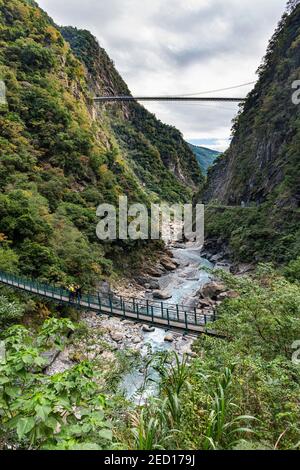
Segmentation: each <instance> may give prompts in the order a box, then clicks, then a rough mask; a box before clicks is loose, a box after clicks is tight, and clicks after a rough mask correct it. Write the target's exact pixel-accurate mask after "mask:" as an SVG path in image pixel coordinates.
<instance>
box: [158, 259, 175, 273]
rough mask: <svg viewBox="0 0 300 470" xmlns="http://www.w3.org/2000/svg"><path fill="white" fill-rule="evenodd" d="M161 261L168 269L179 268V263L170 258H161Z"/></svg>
mask: <svg viewBox="0 0 300 470" xmlns="http://www.w3.org/2000/svg"><path fill="white" fill-rule="evenodd" d="M160 263H161V265H162V266H163V267H164V268H165V269H166V270H167V271H175V269H177V263H174V262H173V261H171V260H170V259H168V258H163V259H161V260H160Z"/></svg>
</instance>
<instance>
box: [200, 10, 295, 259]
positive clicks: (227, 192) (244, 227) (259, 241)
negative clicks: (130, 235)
mask: <svg viewBox="0 0 300 470" xmlns="http://www.w3.org/2000/svg"><path fill="white" fill-rule="evenodd" d="M297 4H298V2H296V4H295V7H294V8H293V9H292V11H291V13H290V14H288V13H286V14H285V15H284V16H283V18H282V20H281V21H280V23H279V25H278V28H277V30H276V32H275V34H274V36H273V38H272V40H271V42H270V44H269V47H268V51H267V54H266V57H265V59H264V62H263V64H262V65H261V67H260V68H259V80H258V82H257V84H256V86H255V88H254V90H253V91H252V92H251V93H250V94H249V95H248V97H247V100H246V102H245V104H244V105H243V107H242V108H241V111H240V113H239V115H238V116H237V119H236V121H235V123H234V127H233V139H232V143H231V145H230V148H229V150H228V151H226V152H225V154H224V155H223V156H221V157H220V158H219V159H218V160H217V163H216V164H215V165H214V166H213V167H212V168H211V169H210V170H209V173H208V182H207V185H206V189H205V191H204V194H203V199H204V201H205V202H206V203H213V205H215V204H216V203H217V204H221V205H223V206H225V207H223V208H222V207H219V208H216V209H213V208H212V207H211V208H210V209H208V211H207V219H206V231H207V237H208V238H209V239H213V240H215V241H216V240H218V241H219V242H220V243H221V244H222V241H223V242H225V243H226V244H229V246H230V247H231V248H232V251H234V253H235V256H236V257H237V258H239V259H243V260H253V257H254V258H256V259H272V260H276V261H281V262H282V261H287V260H289V259H293V257H297V256H299V252H300V230H299V227H300V214H299V203H300V119H299V109H300V108H299V106H296V105H295V104H293V102H292V93H293V91H294V90H293V89H292V83H293V82H294V81H295V80H297V79H299V76H300V54H299V51H300V5H299V4H298V6H297ZM226 206H232V207H230V208H226ZM234 206H239V208H238V207H236V210H234ZM241 206H246V207H245V209H243V208H242V207H241ZM215 246H216V244H215Z"/></svg>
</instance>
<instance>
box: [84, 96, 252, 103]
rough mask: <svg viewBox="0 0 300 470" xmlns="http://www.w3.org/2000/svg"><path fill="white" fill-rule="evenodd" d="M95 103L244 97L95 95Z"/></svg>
mask: <svg viewBox="0 0 300 470" xmlns="http://www.w3.org/2000/svg"><path fill="white" fill-rule="evenodd" d="M93 100H94V101H95V102H96V103H113V102H118V101H122V102H128V101H177V102H205V101H206V102H217V103H218V102H222V103H230V102H232V103H242V102H243V101H246V98H225V97H203V96H201V97H199V96H126V95H120V96H96V97H95V98H93Z"/></svg>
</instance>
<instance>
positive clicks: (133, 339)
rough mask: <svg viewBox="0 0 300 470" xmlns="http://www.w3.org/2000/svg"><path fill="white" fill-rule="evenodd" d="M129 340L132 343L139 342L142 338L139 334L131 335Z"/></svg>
mask: <svg viewBox="0 0 300 470" xmlns="http://www.w3.org/2000/svg"><path fill="white" fill-rule="evenodd" d="M131 341H132V343H133V344H139V343H141V342H142V338H141V337H140V336H133V338H132V340H131Z"/></svg>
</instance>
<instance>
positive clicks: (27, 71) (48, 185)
mask: <svg viewBox="0 0 300 470" xmlns="http://www.w3.org/2000/svg"><path fill="white" fill-rule="evenodd" d="M88 38H90V35H88ZM97 47H98V46H97ZM97 52H98V49H97ZM97 61H98V67H99V69H100V70H101V71H103V77H102V78H103V80H101V79H98V78H97V80H96V81H95V82H94V85H95V86H97V87H103V91H104V90H107V88H109V87H111V91H112V92H114V90H115V88H114V87H117V86H119V87H124V89H125V87H126V85H125V84H124V82H123V81H122V79H121V78H120V77H119V75H118V74H117V72H116V71H115V69H114V68H113V66H112V63H111V61H110V60H109V58H108V57H107V55H106V54H105V52H104V51H103V50H102V54H100V55H99V56H97ZM0 77H1V79H3V80H4V82H5V85H6V88H7V105H0V269H5V270H12V271H13V272H17V271H18V270H19V271H21V272H22V273H24V274H26V275H28V276H32V277H35V278H36V277H38V278H40V279H45V280H47V281H51V282H60V283H62V284H64V285H65V284H66V283H68V282H70V281H72V280H75V279H76V280H77V282H78V280H79V282H81V283H82V284H85V285H87V286H90V285H91V284H92V283H93V282H96V281H97V280H99V278H101V276H107V275H109V274H110V272H111V270H112V268H113V267H114V263H115V259H121V260H122V263H121V264H122V265H124V264H125V263H124V257H125V254H127V255H128V256H130V254H131V253H133V254H134V258H135V259H138V256H139V252H144V251H145V248H147V245H146V244H145V243H143V242H136V243H133V242H124V243H118V242H115V243H100V242H99V240H98V239H97V238H96V233H95V228H96V225H97V222H98V220H97V218H96V207H97V206H98V205H99V204H101V203H103V202H105V203H112V204H117V203H118V197H119V195H120V194H125V195H127V196H128V198H129V201H130V202H136V201H138V202H141V203H145V204H146V205H148V206H149V205H150V203H151V201H153V200H158V199H160V198H164V199H167V200H172V201H173V200H174V201H179V200H180V201H184V200H187V199H188V198H189V197H190V194H191V191H190V188H187V187H186V184H187V182H188V183H189V184H190V186H191V187H192V186H193V185H195V184H196V182H197V181H198V179H200V180H201V175H200V173H199V172H195V177H194V176H193V175H191V174H190V173H189V172H187V171H184V169H183V170H182V172H183V174H184V178H181V181H179V179H178V178H177V177H176V176H175V173H176V171H175V170H174V171H173V168H172V171H173V172H171V171H169V170H168V168H167V164H166V162H167V160H168V158H170V161H171V162H174V165H175V160H176V159H177V160H176V162H179V163H178V171H181V168H183V167H184V162H185V159H184V158H183V156H182V155H181V154H180V150H179V151H178V150H177V143H178V148H179V149H180V146H182V148H183V153H184V152H185V151H186V147H187V146H186V145H185V144H183V140H182V138H181V136H180V133H179V132H178V131H176V130H174V131H173V130H170V131H171V138H170V136H169V128H167V127H166V126H163V125H162V124H161V123H159V122H157V121H156V120H155V118H154V117H153V116H152V115H149V113H147V112H146V111H145V110H143V108H141V107H139V106H138V105H134V106H133V107H132V108H128V109H127V108H123V109H118V108H113V109H111V110H108V111H106V109H99V108H97V107H95V106H94V104H93V101H92V99H91V97H92V95H93V94H94V92H95V91H96V90H94V89H93V88H92V82H91V74H90V73H89V72H88V70H87V68H86V65H85V64H83V63H81V62H80V61H79V60H78V58H77V57H75V55H74V54H73V52H72V50H71V49H70V46H69V44H68V43H67V42H66V41H65V40H64V38H63V37H62V35H61V32H60V31H59V30H58V29H57V27H56V26H55V24H54V23H53V21H52V20H51V19H50V18H49V17H48V15H47V14H46V13H44V12H43V11H42V10H41V9H39V8H38V7H37V5H36V3H35V2H33V1H27V0H5V1H4V0H0ZM97 77H98V76H97ZM118 89H120V88H118ZM97 91H99V90H97ZM127 113H130V114H131V116H132V117H131V121H132V122H130V123H129V125H128V123H127V118H126V116H127ZM144 117H145V119H146V118H147V126H146V130H145V133H143V132H142V131H143V130H144V128H145V124H144V123H143V122H142V120H143V119H144ZM134 120H135V122H136V121H137V120H138V121H139V122H138V123H136V124H135V125H134V124H133V121H134ZM114 126H116V128H113V127H114ZM122 126H123V127H124V129H125V130H124V133H123V134H121V133H120V131H119V128H122ZM146 134H147V135H146ZM155 135H157V137H156V140H157V146H156V142H154V141H155ZM147 136H149V138H148V137H147ZM159 138H160V139H161V140H159ZM123 141H124V142H123ZM177 141H178V142H177ZM131 146H132V147H133V150H131ZM158 146H159V148H158ZM127 148H128V151H127ZM191 155H192V154H191V153H190V150H189V149H188V150H187V151H186V156H187V157H190V156H191ZM181 158H183V163H182V167H181ZM192 159H194V157H193V155H192ZM193 161H194V166H195V167H196V166H197V163H196V160H193ZM189 164H190V162H189ZM175 166H176V165H175ZM190 166H191V167H192V164H191V165H190ZM152 169H153V171H152ZM150 173H152V174H151V177H152V180H150V188H148V187H147V177H148V174H150ZM183 180H185V181H186V183H184V184H183V183H182V181H183ZM151 246H152V248H151ZM151 246H150V248H149V249H152V250H153V245H151ZM139 249H140V251H139ZM129 264H131V263H129Z"/></svg>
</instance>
